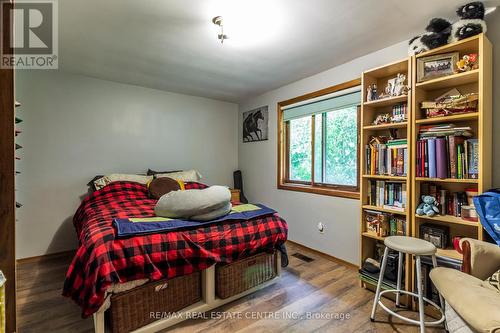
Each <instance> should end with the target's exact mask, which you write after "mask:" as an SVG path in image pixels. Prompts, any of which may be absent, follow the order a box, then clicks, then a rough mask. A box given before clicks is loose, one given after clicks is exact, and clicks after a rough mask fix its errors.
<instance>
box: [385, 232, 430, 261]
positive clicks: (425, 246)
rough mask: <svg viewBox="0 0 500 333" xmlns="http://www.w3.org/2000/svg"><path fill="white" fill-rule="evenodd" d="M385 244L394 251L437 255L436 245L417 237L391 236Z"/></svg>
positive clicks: (386, 239)
mask: <svg viewBox="0 0 500 333" xmlns="http://www.w3.org/2000/svg"><path fill="white" fill-rule="evenodd" d="M384 244H385V246H387V247H388V248H390V249H392V250H395V251H398V252H403V253H407V254H414V255H421V256H427V255H433V254H435V253H436V247H435V246H434V244H432V243H430V242H428V241H425V240H423V239H420V238H415V237H407V236H389V237H386V238H385V240H384Z"/></svg>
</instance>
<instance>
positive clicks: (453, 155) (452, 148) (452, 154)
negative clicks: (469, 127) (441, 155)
mask: <svg viewBox="0 0 500 333" xmlns="http://www.w3.org/2000/svg"><path fill="white" fill-rule="evenodd" d="M463 143H464V138H463V137H460V136H449V137H448V145H449V154H448V156H449V159H450V161H449V163H450V177H451V178H458V151H457V146H458V145H461V144H463Z"/></svg>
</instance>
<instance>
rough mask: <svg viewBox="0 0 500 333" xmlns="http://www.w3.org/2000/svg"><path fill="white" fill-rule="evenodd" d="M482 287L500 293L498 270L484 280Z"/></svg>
mask: <svg viewBox="0 0 500 333" xmlns="http://www.w3.org/2000/svg"><path fill="white" fill-rule="evenodd" d="M483 286H485V287H487V288H490V289H493V290H495V291H498V292H500V269H499V270H498V271H496V272H495V273H493V275H491V276H490V277H489V278H487V279H486V280H484V282H483Z"/></svg>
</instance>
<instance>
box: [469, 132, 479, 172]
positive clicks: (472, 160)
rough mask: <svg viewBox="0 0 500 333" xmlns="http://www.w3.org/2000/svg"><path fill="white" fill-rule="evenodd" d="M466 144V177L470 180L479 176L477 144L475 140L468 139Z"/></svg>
mask: <svg viewBox="0 0 500 333" xmlns="http://www.w3.org/2000/svg"><path fill="white" fill-rule="evenodd" d="M467 143H468V147H469V148H468V151H467V153H468V155H469V157H468V161H467V162H468V175H469V177H470V178H472V179H477V178H478V174H479V142H478V140H477V139H469V140H467Z"/></svg>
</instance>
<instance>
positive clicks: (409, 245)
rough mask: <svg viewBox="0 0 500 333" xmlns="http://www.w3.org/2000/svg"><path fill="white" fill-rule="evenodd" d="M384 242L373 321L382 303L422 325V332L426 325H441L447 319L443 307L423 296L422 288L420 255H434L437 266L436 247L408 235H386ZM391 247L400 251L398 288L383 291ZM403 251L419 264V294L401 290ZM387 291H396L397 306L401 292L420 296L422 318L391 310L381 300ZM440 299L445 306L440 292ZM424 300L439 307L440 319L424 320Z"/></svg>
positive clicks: (419, 308)
mask: <svg viewBox="0 0 500 333" xmlns="http://www.w3.org/2000/svg"><path fill="white" fill-rule="evenodd" d="M384 244H385V250H384V257H383V259H382V266H381V267H380V275H379V278H378V283H377V291H376V292H375V299H374V301H373V308H372V314H371V316H370V319H371V321H374V320H375V311H376V310H377V305H380V306H381V307H382V308H383V309H384V310H385V311H386V312H387V313H389V314H391V315H393V316H396V317H398V318H399V319H401V320H404V321H406V322H409V323H412V324H416V325H420V332H421V333H424V332H425V326H435V325H439V324H441V323H443V322H444V319H445V317H444V312H443V309H442V308H441V307H439V306H438V305H437V304H436V303H434V302H432V301H431V300H429V299H427V298H425V297H424V296H423V290H422V272H421V264H420V256H432V265H433V266H434V267H437V261H436V247H435V246H434V245H433V244H432V243H430V242H427V241H425V240H423V239H419V238H414V237H406V236H389V237H386V238H385V240H384ZM389 249H391V250H394V251H398V252H399V260H398V280H397V286H396V289H389V290H384V291H382V292H381V291H380V289H381V287H382V280H383V279H384V273H385V267H386V264H387V255H388V253H389ZM403 253H405V254H410V255H413V256H415V262H416V266H417V267H416V271H417V291H418V294H415V293H412V292H409V291H406V290H401V275H402V270H403ZM386 293H396V306H397V307H399V296H400V294H405V295H409V296H413V297H418V311H419V319H420V320H414V319H410V318H406V317H404V316H402V315H400V314H398V313H395V312H394V311H392V310H390V309H389V308H388V307H386V306H385V305H384V304H383V303H382V301H381V300H380V299H381V297H382V295H383V294H386ZM439 299H440V301H441V305H442V306H443V305H444V302H443V299H442V297H441V294H439ZM424 301H425V302H427V303H429V304H431V305H432V306H434V307H435V308H436V309H438V310H439V312H441V318H440V319H439V320H436V321H428V322H426V321H425V320H424Z"/></svg>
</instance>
